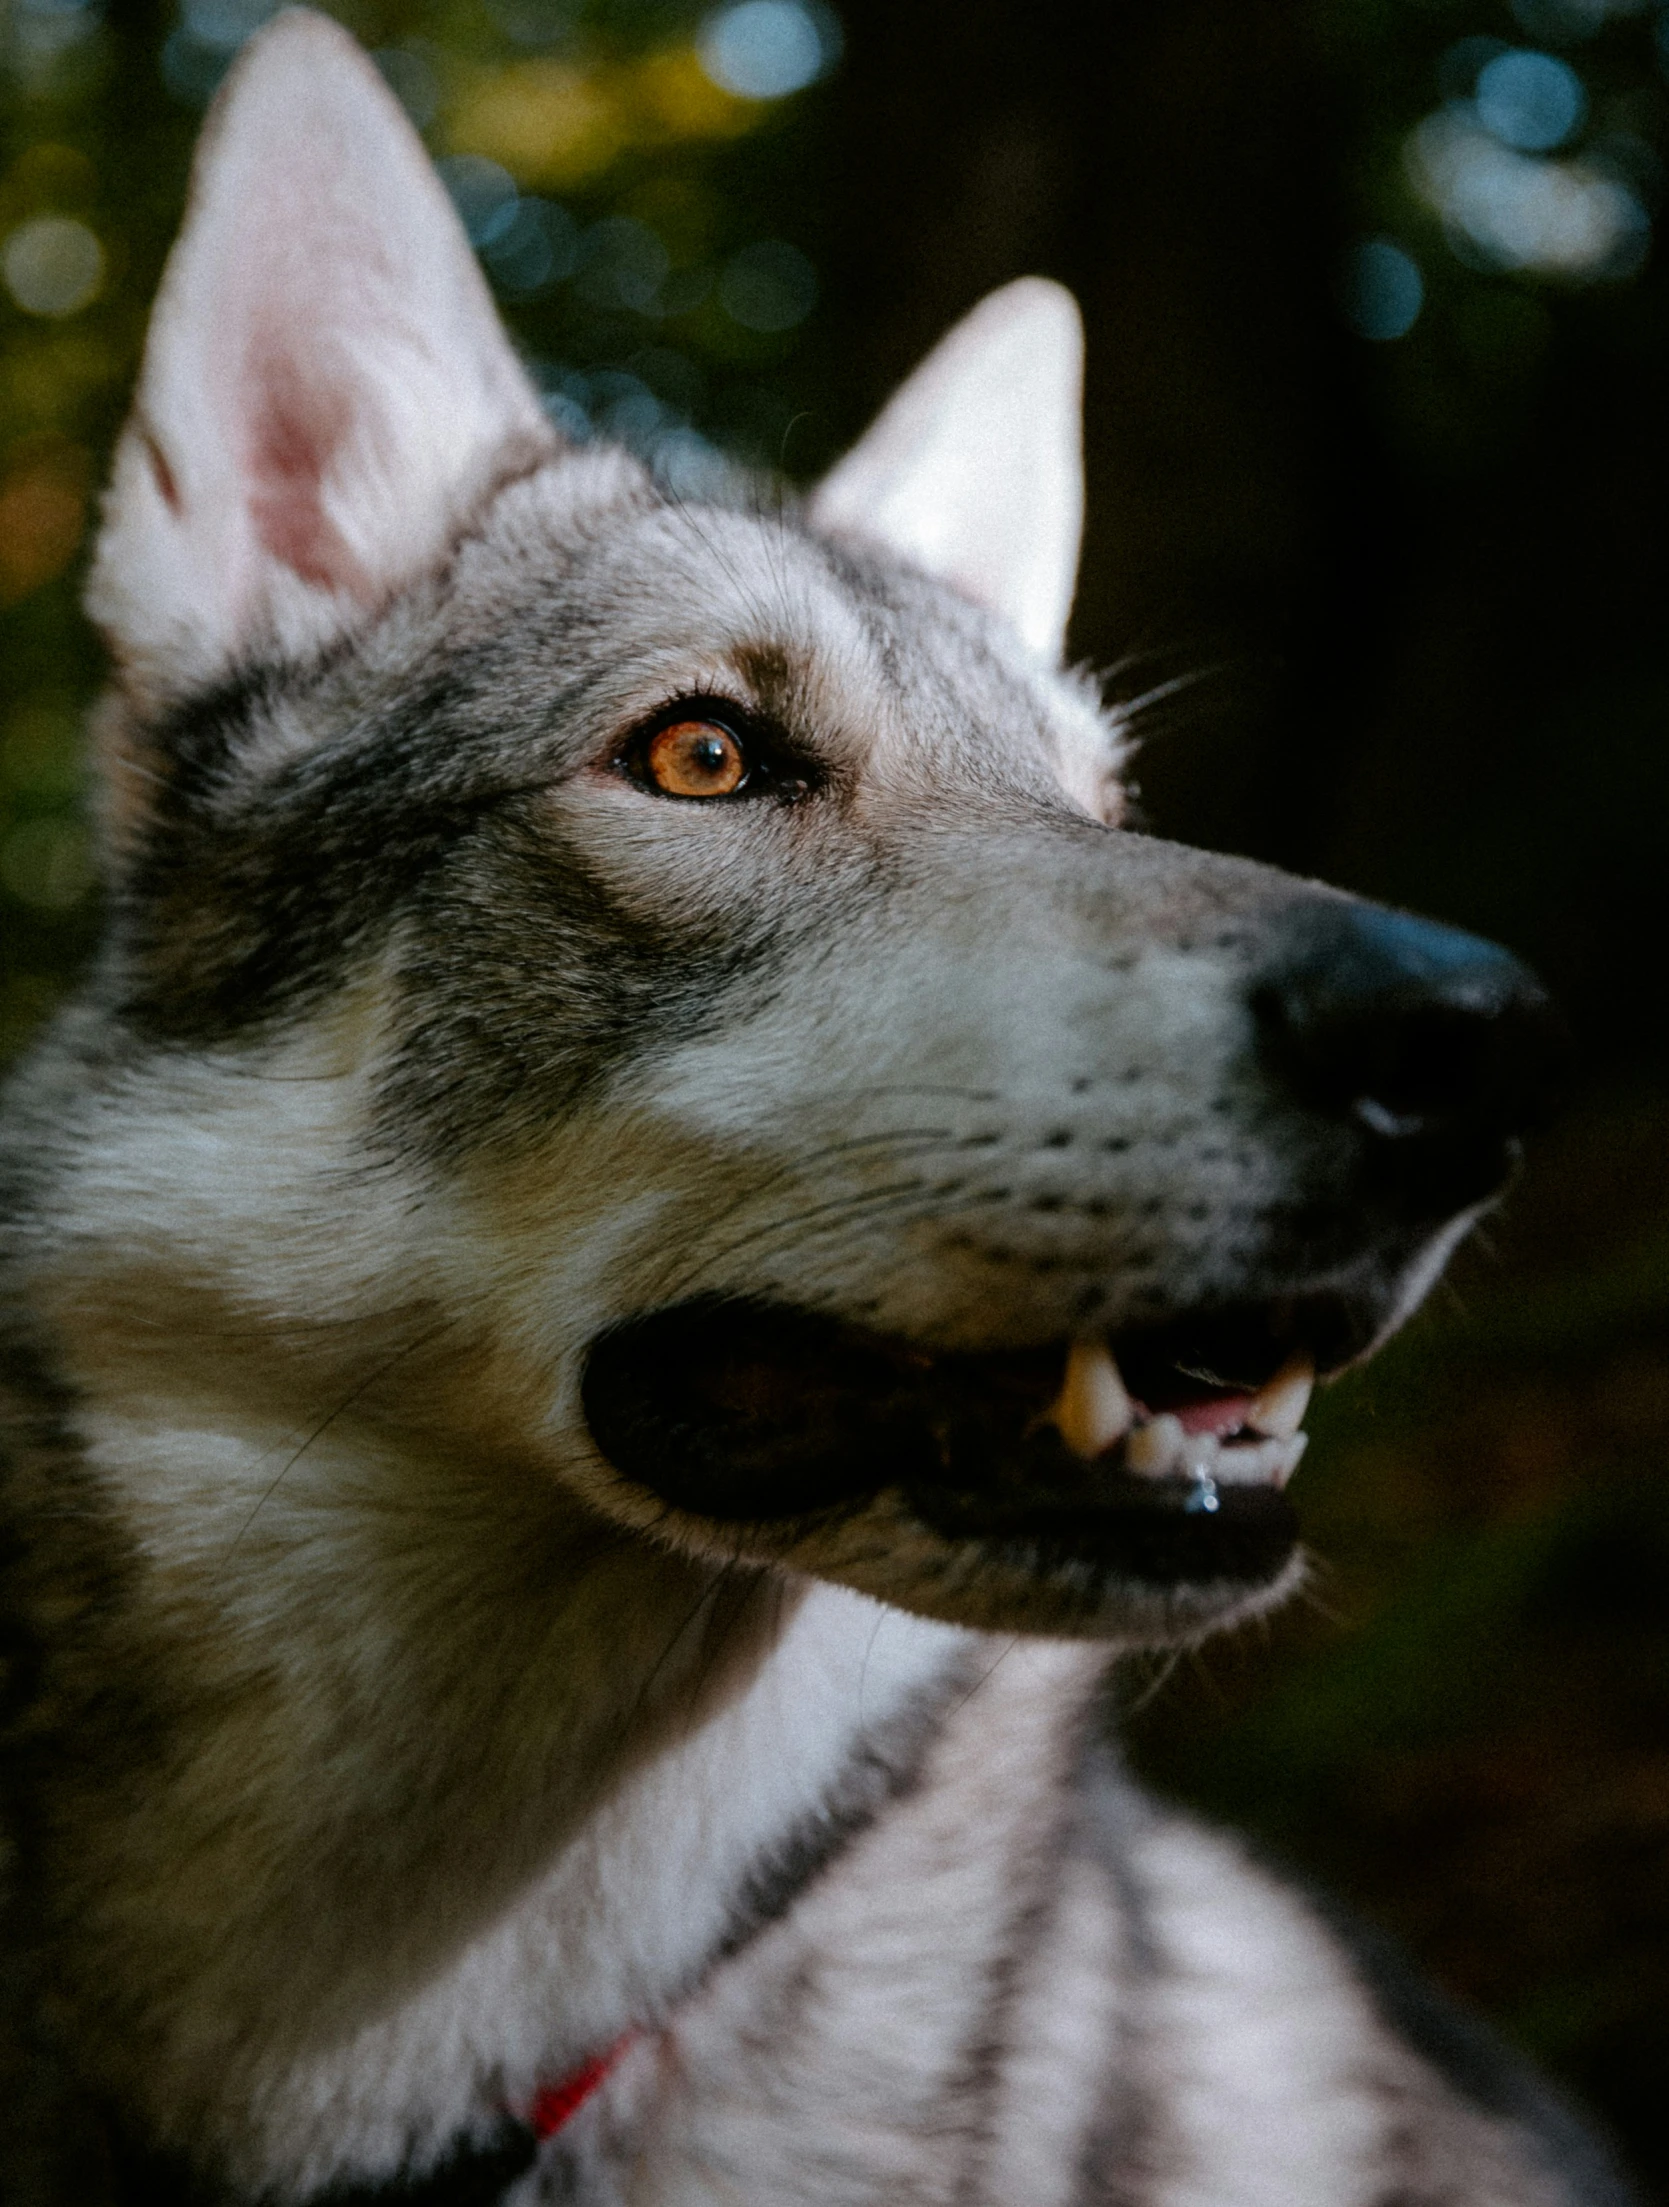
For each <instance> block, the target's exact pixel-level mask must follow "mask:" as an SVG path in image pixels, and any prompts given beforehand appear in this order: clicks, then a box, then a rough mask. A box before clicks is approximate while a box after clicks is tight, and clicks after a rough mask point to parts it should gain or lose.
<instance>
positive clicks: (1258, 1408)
mask: <svg viewBox="0 0 1669 2207" xmlns="http://www.w3.org/2000/svg"><path fill="white" fill-rule="evenodd" d="M1314 1385H1315V1366H1314V1365H1313V1364H1312V1363H1311V1361H1310V1359H1309V1358H1308V1357H1307V1356H1289V1357H1288V1358H1287V1360H1286V1362H1285V1363H1284V1364H1283V1365H1282V1366H1281V1368H1280V1370H1279V1371H1278V1372H1277V1373H1276V1374H1275V1377H1274V1378H1273V1379H1272V1380H1271V1381H1270V1382H1269V1385H1268V1386H1267V1387H1265V1388H1263V1389H1262V1390H1261V1391H1260V1392H1259V1393H1258V1394H1256V1395H1254V1396H1253V1397H1252V1406H1251V1408H1250V1409H1249V1410H1248V1411H1247V1413H1246V1423H1247V1424H1248V1425H1250V1426H1253V1427H1255V1428H1256V1430H1257V1431H1258V1432H1259V1433H1267V1434H1268V1435H1269V1436H1270V1437H1271V1439H1273V1440H1277V1441H1290V1440H1291V1438H1292V1436H1293V1435H1294V1434H1295V1433H1296V1432H1297V1431H1298V1428H1299V1427H1300V1426H1301V1425H1302V1424H1303V1422H1304V1413H1305V1411H1306V1410H1307V1409H1308V1408H1309V1407H1310V1389H1311V1388H1312V1387H1313V1386H1314Z"/></svg>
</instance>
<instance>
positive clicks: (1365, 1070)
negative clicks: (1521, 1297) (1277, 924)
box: [1252, 899, 1562, 1178]
mask: <svg viewBox="0 0 1669 2207" xmlns="http://www.w3.org/2000/svg"><path fill="white" fill-rule="evenodd" d="M1288 925H1289V933H1288V938H1287V942H1286V945H1285V947H1284V950H1283V953H1282V954H1281V956H1280V957H1279V958H1278V959H1277V961H1276V963H1275V964H1274V966H1273V967H1272V968H1266V969H1265V972H1264V974H1263V976H1262V978H1261V979H1260V981H1259V983H1258V985H1257V987H1256V989H1255V990H1254V992H1253V997H1252V1004H1253V1009H1254V1011H1255V1013H1256V1016H1257V1020H1258V1029H1259V1038H1260V1044H1261V1047H1262V1050H1263V1054H1264V1057H1265V1061H1266V1063H1267V1064H1268V1065H1269V1067H1270V1069H1271V1070H1272V1071H1273V1072H1274V1073H1275V1074H1276V1076H1277V1077H1278V1079H1279V1080H1280V1081H1281V1083H1282V1085H1283V1086H1285V1087H1286V1088H1287V1089H1288V1090H1289V1091H1290V1092H1292V1093H1294V1094H1295V1095H1296V1096H1297V1097H1298V1098H1299V1099H1300V1100H1301V1101H1302V1102H1304V1103H1305V1104H1306V1105H1308V1106H1309V1107H1310V1108H1311V1109H1312V1110H1316V1111H1320V1112H1323V1113H1326V1114H1327V1115H1329V1116H1331V1117H1333V1118H1336V1119H1341V1120H1346V1121H1348V1122H1350V1123H1351V1124H1352V1125H1353V1126H1355V1127H1356V1128H1358V1129H1360V1130H1361V1132H1362V1133H1363V1134H1365V1135H1366V1136H1368V1137H1369V1138H1370V1139H1371V1140H1372V1141H1373V1142H1375V1143H1376V1144H1382V1145H1397V1144H1401V1145H1414V1146H1420V1147H1426V1146H1429V1145H1431V1144H1433V1143H1442V1142H1445V1141H1447V1142H1450V1143H1452V1142H1453V1141H1454V1140H1455V1139H1457V1138H1461V1137H1464V1138H1466V1139H1467V1140H1468V1141H1469V1142H1471V1143H1472V1144H1474V1145H1476V1144H1477V1142H1478V1140H1479V1138H1483V1140H1484V1142H1485V1144H1486V1146H1487V1145H1493V1150H1494V1154H1495V1155H1496V1157H1497V1158H1499V1156H1500V1154H1501V1150H1502V1146H1503V1145H1506V1144H1509V1143H1510V1142H1511V1141H1512V1138H1513V1137H1514V1136H1516V1135H1518V1134H1520V1133H1521V1132H1522V1131H1523V1130H1524V1128H1525V1127H1526V1125H1528V1124H1529V1123H1530V1121H1531V1120H1532V1119H1533V1118H1534V1116H1535V1113H1536V1111H1537V1109H1538V1107H1539V1105H1540V1103H1541V1101H1542V1099H1543V1096H1544V1094H1545V1091H1546V1088H1547V1085H1548V1082H1549V1079H1550V1076H1551V1074H1552V1071H1553V1069H1554V1066H1555V1064H1556V1062H1557V1059H1558V1056H1559V1053H1560V1046H1561V1042H1562V1028H1561V1025H1560V1022H1559V1020H1558V1017H1557V1014H1556V1013H1555V1012H1554V1010H1553V1008H1552V1005H1551V1003H1550V1002H1549V1000H1548V997H1547V994H1546V992H1545V991H1544V990H1543V988H1542V986H1541V984H1540V983H1539V982H1538V981H1537V980H1536V978H1535V976H1534V974H1532V973H1531V972H1530V971H1529V969H1528V967H1526V966H1524V965H1522V964H1520V962H1519V961H1518V959H1516V958H1515V957H1513V956H1512V954H1511V953H1510V952H1509V951H1505V950H1502V949H1500V948H1499V947H1498V946H1497V945H1496V944H1494V943H1489V942H1484V941H1482V940H1480V938H1479V937H1477V936H1475V935H1467V934H1464V933H1462V932H1461V930H1460V929H1458V928H1451V927H1440V926H1438V925H1437V924H1436V923H1434V922H1432V921H1429V920H1419V919H1414V918H1412V917H1411V916H1410V915H1408V914H1406V913H1402V912H1390V911H1386V910H1384V909H1382V908H1381V907H1378V906H1375V905H1368V904H1353V903H1349V902H1346V901H1344V900H1338V901H1334V900H1332V899H1327V900H1325V901H1324V900H1321V899H1317V900H1315V901H1314V902H1308V903H1305V904H1303V905H1301V906H1299V907H1298V908H1297V910H1296V911H1295V912H1294V914H1293V915H1292V918H1291V920H1290V921H1289V923H1288ZM1480 1170H1481V1167H1480ZM1495 1173H1496V1177H1497V1178H1498V1177H1499V1166H1498V1165H1497V1166H1496V1167H1495Z"/></svg>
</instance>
